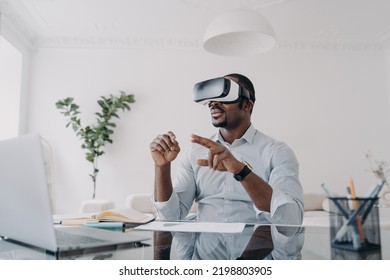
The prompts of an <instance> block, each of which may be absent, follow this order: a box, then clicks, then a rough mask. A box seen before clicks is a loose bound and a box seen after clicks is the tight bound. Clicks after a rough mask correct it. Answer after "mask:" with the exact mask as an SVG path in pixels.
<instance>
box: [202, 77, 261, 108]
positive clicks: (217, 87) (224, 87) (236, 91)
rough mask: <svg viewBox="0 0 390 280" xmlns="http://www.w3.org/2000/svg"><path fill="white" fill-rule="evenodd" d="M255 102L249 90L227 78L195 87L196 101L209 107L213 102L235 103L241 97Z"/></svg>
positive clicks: (216, 79)
mask: <svg viewBox="0 0 390 280" xmlns="http://www.w3.org/2000/svg"><path fill="white" fill-rule="evenodd" d="M241 96H242V97H245V98H247V99H249V100H252V101H254V100H253V99H254V98H251V95H250V93H249V91H248V90H246V89H245V88H243V87H240V86H239V85H238V84H237V83H235V82H234V81H231V80H229V79H227V78H223V77H221V78H215V79H211V80H206V81H203V82H199V83H197V84H195V86H194V101H195V102H197V103H200V104H202V105H207V104H209V103H210V102H211V101H217V102H223V103H235V102H237V101H238V99H239V98H240V97H241Z"/></svg>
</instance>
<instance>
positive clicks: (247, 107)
mask: <svg viewBox="0 0 390 280" xmlns="http://www.w3.org/2000/svg"><path fill="white" fill-rule="evenodd" d="M254 105H255V104H254V103H253V101H252V100H249V99H245V104H244V109H245V110H246V111H248V112H250V111H251V110H252V109H253V106H254Z"/></svg>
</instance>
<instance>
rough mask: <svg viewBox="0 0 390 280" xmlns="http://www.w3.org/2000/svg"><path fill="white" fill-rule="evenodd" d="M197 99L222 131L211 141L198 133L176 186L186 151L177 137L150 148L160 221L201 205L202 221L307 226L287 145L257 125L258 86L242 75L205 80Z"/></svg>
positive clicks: (171, 135)
mask: <svg viewBox="0 0 390 280" xmlns="http://www.w3.org/2000/svg"><path fill="white" fill-rule="evenodd" d="M194 100H195V101H196V102H199V103H203V104H207V105H208V106H209V108H210V113H211V119H212V123H213V125H214V126H215V127H218V128H219V130H218V133H216V134H215V135H214V136H212V137H211V138H210V139H208V138H204V137H201V136H198V135H192V139H191V141H192V142H193V144H192V145H191V147H190V149H189V150H188V151H187V152H186V153H184V154H181V159H180V161H179V164H178V166H177V174H176V177H175V181H174V182H172V179H171V162H172V161H173V160H175V159H176V157H177V156H178V154H179V153H180V146H179V143H178V141H177V140H176V137H175V135H174V133H173V132H168V133H167V134H163V135H159V136H158V137H157V138H155V139H154V140H153V142H152V143H151V144H150V151H151V154H152V158H153V160H154V162H155V188H154V197H153V202H154V206H155V209H156V213H157V215H158V217H159V218H161V219H168V220H178V219H184V218H185V217H186V216H187V214H188V213H189V210H190V208H191V205H192V204H193V202H194V201H195V202H197V203H198V214H197V219H198V220H199V221H214V222H246V223H280V224H301V223H302V218H303V194H302V187H301V184H300V182H299V177H298V175H299V170H298V169H299V168H298V162H297V159H296V157H295V155H294V153H293V151H292V150H291V149H290V148H289V147H288V146H287V145H286V144H284V143H281V142H278V141H276V140H274V139H272V138H271V137H268V136H266V135H265V134H263V133H261V132H260V131H258V130H256V129H255V128H254V127H253V125H252V123H251V114H252V109H253V106H254V103H255V90H254V87H253V84H252V82H251V81H250V80H249V79H248V78H247V77H245V76H243V75H241V74H229V75H226V76H224V77H221V78H216V79H211V80H208V81H204V82H201V83H198V84H197V85H195V88H194Z"/></svg>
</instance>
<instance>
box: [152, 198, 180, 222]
mask: <svg viewBox="0 0 390 280" xmlns="http://www.w3.org/2000/svg"><path fill="white" fill-rule="evenodd" d="M151 199H152V203H153V206H154V209H155V212H156V216H157V218H158V219H160V220H178V219H179V217H178V213H180V211H179V209H178V205H179V198H178V196H177V195H176V193H175V192H173V193H172V195H171V197H170V198H169V199H168V200H167V201H163V202H158V201H156V199H155V197H154V194H153V195H152V197H151Z"/></svg>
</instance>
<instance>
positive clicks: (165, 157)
mask: <svg viewBox="0 0 390 280" xmlns="http://www.w3.org/2000/svg"><path fill="white" fill-rule="evenodd" d="M149 148H150V152H151V154H152V158H153V160H154V162H155V164H156V165H157V166H163V165H166V164H168V163H170V162H172V161H173V160H175V159H176V157H177V155H178V154H179V152H180V147H179V143H178V142H177V141H176V136H175V134H173V132H171V131H169V132H168V133H167V134H162V135H159V136H157V137H156V138H155V139H154V140H153V142H152V143H151V144H150V146H149Z"/></svg>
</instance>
